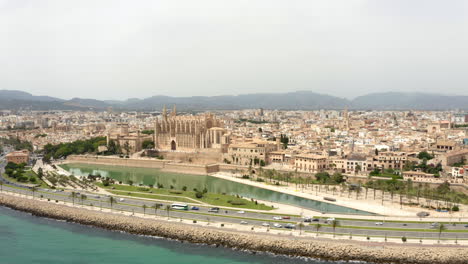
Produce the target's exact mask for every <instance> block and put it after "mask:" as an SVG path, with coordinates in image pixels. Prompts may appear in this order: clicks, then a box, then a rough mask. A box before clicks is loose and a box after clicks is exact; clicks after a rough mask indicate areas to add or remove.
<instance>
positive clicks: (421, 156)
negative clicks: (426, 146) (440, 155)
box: [417, 151, 434, 160]
mask: <svg viewBox="0 0 468 264" xmlns="http://www.w3.org/2000/svg"><path fill="white" fill-rule="evenodd" d="M417 157H418V159H420V160H424V159H425V160H431V159H433V158H434V157H433V156H431V154H429V153H427V151H421V152H419V154H418V156H417Z"/></svg>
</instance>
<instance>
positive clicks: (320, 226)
mask: <svg viewBox="0 0 468 264" xmlns="http://www.w3.org/2000/svg"><path fill="white" fill-rule="evenodd" d="M320 228H322V224H316V225H315V236H318V234H319V233H318V232H319V230H320Z"/></svg>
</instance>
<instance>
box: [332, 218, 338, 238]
mask: <svg viewBox="0 0 468 264" xmlns="http://www.w3.org/2000/svg"><path fill="white" fill-rule="evenodd" d="M337 226H340V222H339V221H338V220H333V221H331V227H332V228H333V237H335V230H336V227H337Z"/></svg>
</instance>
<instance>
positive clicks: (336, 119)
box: [0, 106, 468, 184]
mask: <svg viewBox="0 0 468 264" xmlns="http://www.w3.org/2000/svg"><path fill="white" fill-rule="evenodd" d="M465 116H466V113H464V112H457V111H447V112H443V111H350V110H347V109H344V110H318V111H283V110H266V109H252V110H248V109H247V110H233V111H215V112H199V113H186V112H180V113H177V111H176V107H175V106H174V108H173V110H171V111H168V110H167V109H166V108H164V109H163V110H162V111H161V112H158V111H154V112H135V111H131V112H115V111H112V110H110V111H104V112H92V111H88V112H81V111H37V112H35V111H19V112H13V111H2V112H1V115H0V128H1V129H2V130H1V131H0V136H1V137H4V138H17V139H20V140H23V141H29V142H31V143H32V145H33V147H34V150H36V149H41V148H42V147H43V146H44V145H46V144H49V143H50V144H58V143H65V142H72V141H76V140H83V139H88V138H93V137H97V136H105V137H106V138H107V141H106V145H105V146H100V149H99V150H100V152H102V153H104V152H106V151H107V148H108V147H109V144H114V145H115V146H118V149H119V151H120V152H121V153H123V154H126V155H132V157H140V156H141V157H143V156H148V157H151V156H154V157H166V158H170V159H173V160H174V159H175V160H177V159H178V160H180V161H183V162H189V163H200V164H211V163H219V164H230V165H236V166H241V167H242V166H252V167H264V168H274V169H277V170H280V171H285V172H288V171H290V172H300V173H306V174H307V173H308V174H310V176H311V177H312V176H313V174H315V173H318V172H331V173H332V172H340V173H344V174H346V175H350V176H353V175H354V176H359V175H361V176H369V175H372V176H376V177H378V176H387V177H390V176H392V175H394V176H396V177H398V178H401V179H403V180H407V179H411V180H412V181H418V182H445V181H448V182H452V183H457V184H460V183H468V174H467V171H466V169H465V168H464V166H466V164H467V163H466V161H467V159H468V146H467V144H468V140H467V138H468V136H467V127H466V124H467V123H466V122H465V121H466V120H465V119H464V118H463V117H465ZM421 153H425V154H424V155H421Z"/></svg>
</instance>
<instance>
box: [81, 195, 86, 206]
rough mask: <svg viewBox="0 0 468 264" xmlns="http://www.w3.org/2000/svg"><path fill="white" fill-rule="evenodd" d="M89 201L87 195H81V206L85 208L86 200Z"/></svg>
mask: <svg viewBox="0 0 468 264" xmlns="http://www.w3.org/2000/svg"><path fill="white" fill-rule="evenodd" d="M86 199H88V197H87V196H86V195H85V194H82V195H80V200H81V206H83V202H84V200H86Z"/></svg>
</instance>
